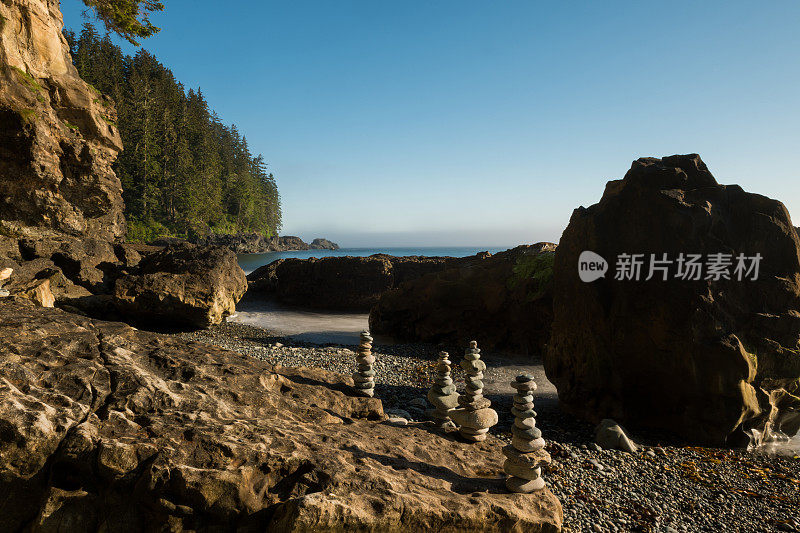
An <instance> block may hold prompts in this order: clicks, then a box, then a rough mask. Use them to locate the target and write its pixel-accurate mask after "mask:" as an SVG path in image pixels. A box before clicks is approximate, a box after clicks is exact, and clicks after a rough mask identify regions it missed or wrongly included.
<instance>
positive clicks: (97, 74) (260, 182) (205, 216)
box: [65, 24, 281, 240]
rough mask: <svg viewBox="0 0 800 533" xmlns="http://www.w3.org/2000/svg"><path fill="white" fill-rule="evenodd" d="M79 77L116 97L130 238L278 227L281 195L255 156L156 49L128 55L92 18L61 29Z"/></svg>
mask: <svg viewBox="0 0 800 533" xmlns="http://www.w3.org/2000/svg"><path fill="white" fill-rule="evenodd" d="M65 36H66V38H67V40H68V42H69V45H70V51H71V52H72V57H73V61H74V63H75V66H76V67H77V69H78V72H79V74H80V76H81V77H82V78H83V79H85V80H86V81H87V82H88V83H91V84H92V85H93V86H94V87H96V88H97V89H98V90H99V91H101V92H102V93H104V94H106V95H109V96H111V97H112V98H113V99H114V101H115V102H116V106H117V115H118V128H119V131H120V135H121V136H122V141H123V144H124V146H125V149H124V150H123V152H121V154H120V155H119V157H118V159H117V162H116V163H115V170H116V172H117V175H118V176H119V178H120V180H121V182H122V185H123V195H124V198H125V203H126V217H127V218H128V226H129V233H130V237H132V238H134V239H144V240H147V239H149V238H154V237H156V236H158V235H161V234H178V235H185V234H187V233H189V232H205V231H214V232H218V233H234V232H240V231H257V232H260V233H262V234H264V235H266V236H270V235H275V234H276V233H277V232H278V229H279V228H280V226H281V213H280V196H279V194H278V188H277V185H276V183H275V179H274V176H273V175H272V174H269V173H267V170H266V169H267V166H266V163H265V162H264V158H263V156H261V155H257V156H253V155H252V153H251V152H250V148H249V146H248V143H247V139H246V137H245V136H244V135H242V134H241V133H240V132H239V129H238V128H237V127H236V126H235V125H231V126H226V125H225V124H224V123H223V122H222V120H221V119H220V117H219V116H218V115H217V114H216V113H215V112H214V111H213V110H212V109H210V107H209V105H208V102H207V101H206V99H205V97H204V95H203V93H202V92H201V91H200V90H199V89H198V90H193V89H189V91H188V92H187V91H186V90H185V89H184V87H183V85H182V84H181V83H179V82H178V81H177V80H176V79H175V76H174V74H173V73H172V72H171V71H170V70H169V69H167V68H166V67H164V66H163V65H162V64H161V63H160V62H159V61H158V60H157V59H156V58H155V57H154V56H153V55H152V54H150V53H148V52H146V51H143V50H140V51H138V52H137V53H136V55H135V56H133V57H131V56H125V55H124V54H123V53H122V51H121V50H120V48H119V47H117V46H115V45H114V44H113V43H112V42H111V40H110V39H109V38H108V36H107V35H106V36H105V37H103V38H100V37H99V36H98V35H97V32H96V31H95V30H94V28H92V26H90V25H88V24H87V25H84V27H83V28H82V30H81V32H80V35H77V36H76V34H75V33H74V32H71V31H65Z"/></svg>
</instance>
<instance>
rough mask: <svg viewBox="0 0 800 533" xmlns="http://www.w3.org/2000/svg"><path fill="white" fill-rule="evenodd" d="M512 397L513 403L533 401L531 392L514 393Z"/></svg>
mask: <svg viewBox="0 0 800 533" xmlns="http://www.w3.org/2000/svg"><path fill="white" fill-rule="evenodd" d="M512 399H513V400H514V403H530V402H532V401H533V394H524V395H523V394H515V395H514V396H513V398H512Z"/></svg>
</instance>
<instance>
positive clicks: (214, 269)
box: [114, 244, 247, 327]
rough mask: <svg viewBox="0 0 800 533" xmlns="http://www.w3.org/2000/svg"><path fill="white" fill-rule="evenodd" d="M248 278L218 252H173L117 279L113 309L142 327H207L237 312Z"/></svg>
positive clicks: (226, 253) (230, 256) (226, 252)
mask: <svg viewBox="0 0 800 533" xmlns="http://www.w3.org/2000/svg"><path fill="white" fill-rule="evenodd" d="M246 291H247V278H245V275H244V272H243V271H242V269H241V267H239V264H238V263H237V261H236V254H234V253H233V252H232V251H231V250H230V249H228V248H225V247H221V246H194V245H192V244H184V245H181V246H173V247H168V248H165V249H164V250H162V251H160V252H157V253H154V254H151V255H148V256H147V257H145V258H144V259H142V260H141V261H140V262H139V264H138V266H137V269H136V271H135V272H134V273H133V274H129V275H125V276H122V277H120V278H118V279H117V281H116V285H115V287H114V303H115V304H116V307H117V309H119V310H120V312H121V313H123V314H124V315H125V316H127V317H132V318H134V319H136V320H138V321H141V322H151V323H154V322H158V323H162V324H163V323H165V322H166V323H169V324H172V325H180V324H183V325H188V326H194V327H208V326H210V325H212V324H219V323H220V322H221V321H222V320H223V319H224V318H225V317H226V316H229V315H232V314H233V313H235V312H236V303H237V302H238V301H239V300H240V299H241V298H242V296H243V295H244V293H245V292H246Z"/></svg>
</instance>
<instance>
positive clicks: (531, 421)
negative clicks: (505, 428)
mask: <svg viewBox="0 0 800 533" xmlns="http://www.w3.org/2000/svg"><path fill="white" fill-rule="evenodd" d="M514 427H517V428H520V429H530V428H535V427H536V419H535V418H532V417H530V418H515V419H514Z"/></svg>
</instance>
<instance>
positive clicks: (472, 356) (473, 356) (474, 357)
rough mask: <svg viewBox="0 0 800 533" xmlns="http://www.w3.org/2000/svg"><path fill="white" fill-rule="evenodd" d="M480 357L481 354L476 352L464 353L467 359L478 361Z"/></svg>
mask: <svg viewBox="0 0 800 533" xmlns="http://www.w3.org/2000/svg"><path fill="white" fill-rule="evenodd" d="M480 358H481V356H480V355H478V354H476V353H467V354H464V359H466V360H467V361H477V360H478V359H480Z"/></svg>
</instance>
